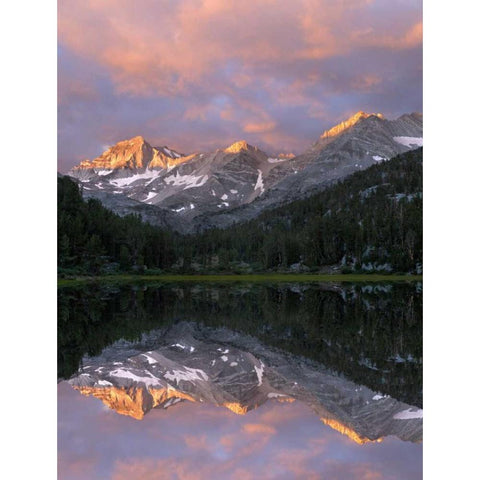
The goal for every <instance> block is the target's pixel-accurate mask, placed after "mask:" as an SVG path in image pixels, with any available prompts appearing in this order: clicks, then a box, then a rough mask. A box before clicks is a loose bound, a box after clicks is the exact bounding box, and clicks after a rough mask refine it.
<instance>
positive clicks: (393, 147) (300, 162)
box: [69, 112, 423, 232]
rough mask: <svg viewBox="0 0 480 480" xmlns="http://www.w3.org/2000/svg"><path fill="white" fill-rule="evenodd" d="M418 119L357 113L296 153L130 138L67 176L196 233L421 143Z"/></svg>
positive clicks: (121, 208)
mask: <svg viewBox="0 0 480 480" xmlns="http://www.w3.org/2000/svg"><path fill="white" fill-rule="evenodd" d="M422 125H423V121H422V115H420V114H416V113H413V114H410V115H402V116H401V117H400V118H398V119H396V120H386V119H385V118H383V117H382V116H381V115H379V114H365V113H364V112H358V113H357V114H355V115H354V116H353V117H351V118H350V119H348V120H346V121H345V122H342V123H340V124H339V125H337V126H335V127H333V128H332V129H330V130H329V131H327V132H324V134H323V135H322V136H321V137H320V138H319V139H318V141H317V142H315V143H314V144H313V145H312V147H311V148H310V149H308V150H307V151H306V152H305V153H303V154H302V155H299V156H297V157H294V158H291V157H289V156H279V157H278V158H272V157H269V156H268V155H267V154H266V153H264V152H262V151H261V150H259V149H258V148H256V147H252V146H250V145H248V144H247V143H246V142H244V141H240V142H236V143H234V144H233V145H231V146H230V147H228V148H226V149H225V150H217V151H215V152H211V153H200V154H193V155H189V156H185V155H183V154H179V153H177V152H174V151H172V150H170V149H168V148H167V147H156V148H155V147H151V146H150V145H149V144H148V143H147V142H145V140H144V139H143V138H142V137H135V138H134V139H132V140H129V141H128V140H126V141H124V142H120V143H119V144H117V145H116V146H114V147H112V148H111V149H109V150H108V151H106V152H105V153H104V154H102V155H101V156H100V157H98V158H97V159H95V160H93V161H91V162H90V161H84V162H82V163H81V164H80V165H79V166H78V167H75V168H74V169H73V170H72V171H70V172H69V175H70V176H72V177H74V178H76V179H77V180H79V181H80V182H82V184H83V188H84V192H85V195H86V196H88V197H95V198H98V199H100V201H102V203H104V205H105V206H106V207H107V208H110V209H112V210H113V211H115V212H117V213H119V214H121V215H125V214H127V213H140V211H141V210H142V207H141V206H142V205H145V213H143V212H142V213H141V215H142V217H143V218H144V219H145V220H147V221H149V222H150V223H152V224H154V225H160V226H171V228H174V229H176V230H179V231H181V232H193V231H196V230H203V229H205V228H210V227H226V226H228V225H231V224H232V223H235V222H240V221H244V220H249V219H251V218H254V217H255V216H257V215H258V214H259V213H261V212H262V211H264V210H265V209H268V208H272V207H275V206H278V205H280V204H282V203H286V202H290V201H293V200H296V199H298V198H303V197H305V196H307V195H310V194H312V193H314V192H316V191H318V190H321V189H323V188H325V187H326V186H328V185H330V184H332V183H334V182H336V181H338V180H340V179H342V178H344V177H346V176H347V175H350V174H351V173H353V172H355V171H357V170H360V169H364V168H367V167H369V166H370V165H372V164H374V163H376V162H379V161H384V160H388V159H390V158H392V157H393V156H395V155H398V154H400V153H403V152H405V151H407V150H410V149H412V148H416V147H418V146H420V145H421V144H422V143H423V140H422V135H423V133H422V129H423V127H422ZM119 199H122V200H121V201H120V200H119ZM126 199H127V200H126ZM151 207H153V208H151Z"/></svg>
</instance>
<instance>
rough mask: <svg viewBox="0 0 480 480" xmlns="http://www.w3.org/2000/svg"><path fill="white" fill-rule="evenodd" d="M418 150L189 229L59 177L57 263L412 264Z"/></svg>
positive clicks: (131, 267) (99, 269)
mask: <svg viewBox="0 0 480 480" xmlns="http://www.w3.org/2000/svg"><path fill="white" fill-rule="evenodd" d="M422 158H423V152H422V148H419V149H417V150H413V151H410V152H406V153H403V154H400V155H398V156H397V157H395V158H393V159H391V160H389V161H382V162H380V163H378V164H375V165H373V166H371V167H369V168H367V169H365V170H363V171H359V172H356V173H354V174H352V175H350V176H349V177H347V178H345V179H344V180H342V181H340V182H338V183H336V184H334V185H333V186H330V187H328V188H326V189H325V190H323V191H321V192H319V193H316V194H314V195H312V196H310V197H308V198H305V199H302V200H296V201H293V202H291V203H286V204H283V205H282V206H279V207H277V208H275V209H272V210H267V211H264V212H263V213H262V214H260V215H259V216H258V217H257V218H255V219H254V220H251V221H248V222H243V223H239V224H236V225H233V226H230V227H228V228H225V229H219V228H211V229H207V230H205V231H203V232H200V233H196V234H191V235H181V234H178V233H174V232H172V231H169V230H167V229H166V228H163V229H162V228H160V227H154V226H152V225H149V224H147V223H143V222H142V221H141V219H140V216H136V215H127V216H125V217H119V216H118V215H116V214H114V213H112V212H110V211H109V210H107V209H106V208H104V207H103V206H102V204H101V203H100V202H99V201H98V200H93V199H89V200H88V201H84V200H83V199H82V193H81V190H80V188H81V187H79V186H78V185H77V184H76V183H74V182H72V181H71V180H70V179H69V178H67V177H59V178H58V242H59V244H58V256H59V258H58V265H59V270H60V273H94V274H99V273H103V274H106V273H112V272H113V273H114V272H118V271H142V272H143V271H157V270H159V269H160V270H163V271H165V270H168V271H178V272H222V271H228V272H232V271H233V272H239V273H241V272H245V273H247V272H254V271H265V270H279V271H280V270H294V271H318V269H319V268H321V267H324V266H336V268H338V269H342V271H345V272H346V271H384V272H420V271H421V268H422ZM240 208H243V207H240Z"/></svg>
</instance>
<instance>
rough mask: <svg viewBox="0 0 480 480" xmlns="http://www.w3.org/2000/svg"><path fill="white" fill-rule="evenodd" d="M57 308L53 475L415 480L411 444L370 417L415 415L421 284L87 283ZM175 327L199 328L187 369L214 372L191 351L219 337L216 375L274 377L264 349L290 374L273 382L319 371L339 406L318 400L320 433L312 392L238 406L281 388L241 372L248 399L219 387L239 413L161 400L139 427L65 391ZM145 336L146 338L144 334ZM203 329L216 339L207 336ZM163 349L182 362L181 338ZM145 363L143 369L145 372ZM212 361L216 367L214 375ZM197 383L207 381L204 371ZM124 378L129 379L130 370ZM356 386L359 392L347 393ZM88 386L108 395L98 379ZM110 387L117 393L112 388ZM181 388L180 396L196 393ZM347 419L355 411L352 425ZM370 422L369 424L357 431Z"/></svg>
mask: <svg viewBox="0 0 480 480" xmlns="http://www.w3.org/2000/svg"><path fill="white" fill-rule="evenodd" d="M58 305H59V310H58V311H59V317H58V322H59V324H58V376H59V385H58V462H59V463H58V465H59V470H58V471H59V478H62V479H84V478H85V479H96V478H99V479H106V478H113V479H123V478H125V479H126V478H142V479H157V478H158V479H177V478H178V479H180V478H182V479H183V478H184V479H197V478H198V479H207V478H208V479H210V478H212V479H215V478H239V479H240V478H242V479H249V478H275V479H276V478H279V479H290V478H328V479H347V478H352V479H405V480H407V479H419V478H421V477H422V475H421V472H422V445H421V442H420V441H418V439H416V440H415V441H403V440H400V439H399V438H397V437H398V436H395V435H387V436H382V435H380V434H379V433H378V432H376V430H375V428H376V422H377V421H378V418H380V417H381V416H382V415H383V413H382V414H381V415H380V414H379V415H378V416H377V417H378V418H374V417H375V415H376V414H375V412H376V411H377V410H378V411H379V412H380V413H381V411H382V407H381V406H380V405H383V403H382V402H391V403H393V401H394V400H395V401H397V400H398V401H399V402H402V404H401V405H404V404H406V406H407V407H408V408H407V407H405V406H403V407H401V408H400V407H398V409H397V410H398V411H400V410H401V414H402V415H403V416H404V417H405V416H406V417H407V418H410V417H408V416H409V415H410V416H413V417H415V415H416V416H417V417H418V412H419V410H418V408H421V407H422V317H421V315H422V291H421V284H418V283H417V284H371V285H365V284H361V285H360V284H356V285H354V284H351V285H343V286H340V285H333V284H329V285H305V284H301V285H300V284H282V285H247V284H238V285H229V286H221V285H213V284H210V285H193V284H182V285H178V284H177V285H150V286H149V285H141V284H139V285H135V286H106V285H103V286H102V285H96V286H89V287H84V288H73V289H72V288H62V289H60V290H59V296H58ZM182 322H190V323H192V322H193V324H196V325H199V326H200V327H201V329H203V330H199V331H200V332H202V335H203V336H202V338H201V340H202V341H201V342H200V343H199V344H197V343H195V346H196V347H195V348H196V350H195V348H193V347H192V348H193V349H192V356H191V357H188V358H189V359H190V360H189V361H190V362H191V363H190V364H189V365H190V368H191V369H193V370H195V369H204V370H202V371H207V370H206V368H207V367H208V368H211V369H212V368H217V367H215V366H211V365H212V363H214V361H210V357H209V358H208V359H207V360H208V365H207V363H205V362H207V360H206V359H205V358H206V357H202V356H201V354H202V355H207V353H205V352H206V347H205V345H207V346H208V345H209V342H219V341H220V340H221V341H222V342H223V343H222V345H223V347H222V348H224V350H222V351H220V352H219V353H218V356H219V358H221V357H220V354H222V356H223V352H226V351H227V347H228V346H230V345H233V347H232V346H230V349H231V352H230V354H231V353H233V352H234V351H238V352H240V354H238V355H237V357H235V358H233V357H232V358H230V359H229V360H228V365H227V363H225V368H226V367H227V366H228V368H231V369H238V368H240V366H236V364H237V363H240V361H239V362H237V361H235V360H239V359H240V360H242V361H243V357H242V355H244V356H245V358H247V357H248V358H250V356H252V355H253V357H252V358H254V360H252V361H254V362H257V363H256V364H254V366H255V365H260V366H261V365H263V363H258V362H262V360H263V362H265V364H266V366H267V367H268V366H269V362H270V364H272V365H270V366H272V367H278V366H279V362H280V360H278V362H277V365H273V363H274V362H272V358H276V357H272V356H271V357H268V356H267V355H266V354H265V352H266V351H268V352H280V354H281V355H282V357H281V358H282V359H284V360H282V361H286V362H287V363H288V365H293V366H294V367H292V368H293V370H291V371H290V370H289V371H288V372H287V370H286V367H284V366H282V367H281V368H282V369H283V370H281V369H280V370H279V371H280V374H281V376H282V375H285V378H287V377H288V374H289V375H290V376H291V372H292V371H293V372H295V371H298V372H299V381H300V376H301V374H302V375H304V377H305V378H307V380H308V382H310V383H308V385H309V386H311V385H313V384H315V382H316V381H317V380H316V379H315V378H316V377H315V375H312V373H311V372H315V371H316V369H318V370H319V371H320V370H321V371H322V372H323V374H324V375H327V374H326V373H325V372H328V374H329V375H330V374H331V375H332V378H333V381H334V382H337V381H338V383H339V385H340V387H341V392H342V395H343V397H342V398H340V396H339V400H338V402H339V403H338V405H339V409H338V411H337V410H336V409H335V408H332V405H334V404H335V401H336V400H335V398H336V397H335V395H337V393H335V395H333V396H332V394H330V393H329V392H327V393H326V394H325V395H327V394H328V395H330V396H329V397H328V402H329V403H328V412H327V413H328V415H327V416H328V419H330V421H329V423H330V426H329V425H327V422H326V421H325V418H326V416H325V410H324V407H325V405H326V404H325V403H322V402H323V400H324V398H323V397H321V398H320V397H318V395H317V397H315V399H314V400H312V401H303V400H302V398H304V397H301V395H300V396H295V395H291V398H290V397H289V398H290V400H292V401H288V402H286V401H283V402H280V401H278V400H284V398H283V397H287V395H283V394H282V397H281V396H280V395H279V394H274V395H273V394H269V400H268V401H263V400H262V401H258V399H257V400H255V402H253V403H252V402H250V403H249V398H248V395H251V396H253V395H254V393H253V390H252V388H253V387H255V388H256V389H257V390H258V389H261V388H264V387H265V385H266V384H267V383H268V382H270V384H271V385H274V386H275V391H277V392H280V391H282V392H286V391H287V390H285V388H287V387H288V388H290V387H291V385H287V386H284V385H283V384H278V382H277V380H274V379H273V377H272V376H271V375H270V377H269V376H268V375H267V373H265V376H264V377H261V375H260V376H259V375H258V371H257V373H253V374H252V376H253V380H254V382H253V383H252V384H251V385H250V386H249V387H248V388H249V389H250V390H251V391H252V393H251V394H250V393H248V392H247V393H246V394H245V395H246V396H245V395H244V394H243V392H241V390H242V388H243V387H242V382H243V380H242V382H239V384H238V385H236V386H234V387H232V385H231V382H230V383H229V384H228V389H230V390H229V392H234V393H235V395H237V394H238V395H240V394H241V395H240V397H241V398H242V402H243V403H242V402H240V403H242V405H248V408H246V409H245V410H248V411H246V413H245V412H243V413H245V414H242V415H239V414H236V413H233V411H231V409H230V410H229V409H228V408H225V407H224V406H218V405H215V404H212V402H208V401H205V402H204V403H202V402H203V400H200V401H196V402H193V401H181V402H179V403H176V404H168V402H167V403H166V404H165V403H164V404H163V406H164V407H165V406H167V407H168V408H161V406H160V408H152V409H151V408H143V412H141V416H143V418H142V419H141V420H138V419H135V418H132V417H131V416H129V414H128V411H127V414H125V411H123V412H122V413H123V414H119V413H117V411H116V409H117V410H118V405H119V402H120V401H119V400H118V398H117V397H118V395H117V394H116V395H117V397H116V398H115V399H113V400H112V398H109V399H108V400H105V399H104V400H105V401H104V402H102V401H101V400H100V399H98V398H94V397H93V396H86V395H82V394H81V393H79V390H78V389H77V390H74V389H73V388H72V386H71V385H70V384H69V383H67V382H66V381H64V380H68V379H70V378H77V379H78V378H82V377H81V375H82V374H83V375H84V376H85V377H84V378H87V377H88V374H86V373H85V372H89V371H90V372H91V371H92V370H93V368H94V367H98V365H107V366H108V362H110V363H112V362H113V361H114V360H116V361H117V363H118V364H120V363H121V361H127V358H130V357H132V356H134V355H136V354H138V353H139V352H145V351H146V350H149V351H150V352H151V351H153V350H154V349H155V348H156V347H157V346H158V345H157V344H156V343H155V342H159V341H160V340H161V335H162V334H163V333H162V332H171V331H172V328H173V329H174V327H175V326H178V325H180V324H182ZM200 327H199V328H200ZM152 331H153V332H159V333H157V335H156V336H155V335H153V336H151V335H150V336H148V335H147V333H148V332H152ZM205 331H206V332H216V333H215V335H216V337H215V338H213V337H212V336H211V335H210V333H208V335H206V334H204V332H205ZM218 332H220V333H218ZM224 332H236V333H235V334H236V335H238V338H237V337H235V338H237V340H236V342H237V344H235V345H234V344H233V343H232V344H230V343H228V341H229V338H230V337H228V336H225V335H226V334H225V333H224ZM222 335H223V336H222ZM229 335H230V334H229ZM159 336H160V337H159ZM212 338H213V340H212ZM244 338H251V339H252V340H251V341H250V340H249V341H248V342H246V343H245V342H243V343H239V342H240V340H238V339H244ZM219 339H220V340H219ZM232 341H233V340H232ZM242 341H243V340H242ZM172 342H175V341H172ZM172 342H170V343H169V345H167V346H166V347H165V346H164V347H163V348H164V350H162V351H163V352H164V353H165V352H170V350H172V355H177V357H175V360H176V361H179V359H180V358H187V357H186V356H185V355H187V354H186V353H185V350H186V349H187V347H188V346H187V345H186V342H185V340H184V338H183V337H182V340H181V342H183V343H180V341H178V342H177V343H172ZM225 342H227V343H225ZM211 344H212V345H215V347H216V346H217V343H211ZM257 344H258V345H260V346H261V348H260V347H259V346H258V345H257ZM174 345H177V347H174ZM192 345H193V344H192ZM248 346H251V348H250V347H248ZM147 347H148V348H147ZM167 347H168V348H170V350H168V349H167ZM247 347H248V348H247ZM202 348H203V349H204V350H202ZM212 348H213V347H212ZM235 348H237V350H235ZM262 349H263V350H262ZM174 350H175V351H174ZM177 350H178V352H177ZM194 350H195V351H194ZM214 350H216V349H214ZM102 352H103V353H102ZM112 352H113V353H112ZM197 354H198V357H194V355H197ZM181 355H184V357H180V356H181ZM228 355H229V354H227V356H228ZM239 355H240V357H239ZM272 355H273V354H272ZM172 358H173V357H172ZM212 358H213V357H212ZM279 358H280V357H279ZM259 359H260V360H259ZM285 359H286V360H285ZM299 359H301V360H299ZM147 360H148V359H147ZM152 362H153V360H148V362H147V363H146V365H147V366H148V364H149V363H152ZM192 362H193V363H192ZM195 362H198V363H195ZM202 362H203V363H204V364H202ZM218 362H219V363H221V365H222V368H223V366H224V364H223V363H222V362H220V360H219V361H218ZM124 364H125V363H124ZM92 365H93V366H92ZM229 365H234V366H233V367H230V366H229ZM320 366H321V368H320ZM267 367H265V368H267ZM89 368H90V370H88V369H89ZM104 368H105V367H104ZM112 368H113V367H112ZM119 368H120V367H119ZM122 368H123V367H122ZM172 368H173V367H172ZM261 368H263V367H261ZM278 368H280V367H278ZM295 369H296V370H295ZM306 369H307V370H306ZM193 370H190V371H193ZM257 370H258V369H257ZM173 371H175V370H173ZM100 372H101V370H100ZM122 372H123V373H122V375H124V377H125V375H126V374H125V371H122ZM232 372H233V370H232ZM265 372H266V370H265ZM305 372H306V373H305ZM147 373H148V372H147ZM177 373H178V372H177ZM208 373H209V375H213V374H212V373H211V371H210V370H208ZM277 373H278V372H277ZM128 374H129V375H130V376H132V375H133V374H132V373H131V372H130V371H129V372H128ZM227 374H228V375H230V370H227V371H226V373H222V374H221V375H220V374H218V375H219V377H220V376H221V378H223V379H224V378H227V376H228V375H227ZM79 375H80V376H79ZM117 375H118V373H117ZM149 375H150V373H149ZM222 375H223V376H222ZM137 376H138V372H137ZM230 376H231V377H234V375H233V374H232V375H230ZM257 376H258V382H257V380H256V379H257ZM105 378H108V379H110V380H112V378H113V377H105ZM132 378H133V377H132ZM229 378H230V377H229ZM242 378H244V377H242ZM282 378H283V376H282ZM319 378H320V377H319ZM322 378H327V377H326V376H325V377H322ZM97 380H98V379H97ZM200 380H201V379H200ZM112 381H113V380H112ZM122 381H124V382H125V381H126V382H130V381H131V379H130V380H125V378H123V379H122ZM176 381H178V379H177V380H176ZM318 381H320V380H318ZM100 382H105V380H101V381H100ZM275 382H277V383H275ZM352 382H354V383H352ZM300 383H301V382H300ZM355 384H356V385H358V388H352V387H351V385H353V386H355ZM95 385H102V388H107V387H105V385H106V384H102V383H98V381H97V383H95ZM192 385H193V384H192ZM334 385H336V384H334ZM127 386H130V383H128V384H127ZM252 386H253V387H252ZM117 387H118V385H116V386H115V388H117ZM108 388H110V389H113V387H111V386H108ZM121 388H123V391H125V390H126V389H127V388H126V387H125V385H123V386H122V387H121ZM129 388H131V389H133V388H134V387H132V386H130V387H129ZM189 388H190V390H189V389H188V388H187V390H186V391H187V392H189V394H191V395H194V396H195V395H196V394H197V393H198V392H196V391H195V389H194V388H193V387H189ZM244 388H247V387H245V385H244ZM282 388H284V390H281V389H282ZM329 388H330V387H329ZM232 389H233V390H232ZM250 390H249V391H250ZM257 390H255V392H256V391H257ZM357 390H358V392H359V393H356V392H357ZM115 391H117V390H115ZM184 391H185V389H184ZM291 391H292V390H288V392H291ZM335 392H336V391H335ZM345 392H346V393H345ZM362 392H364V393H362ZM365 392H366V393H365ZM372 392H374V393H375V398H379V399H381V400H379V401H377V403H375V401H374V400H372V398H373V397H372ZM83 393H85V391H84V392H83ZM307 393H308V394H310V392H307ZM317 393H318V392H317ZM256 394H258V392H257V393H256ZM321 394H322V395H323V394H324V393H321ZM350 394H351V395H352V398H351V401H350V399H349V397H348V396H349V395H350ZM89 395H91V392H90V393H89ZM238 395H237V396H238ZM345 395H346V397H345ZM358 395H363V397H362V398H360V397H358V398H357V396H358ZM337 396H338V395H337ZM240 397H239V398H240ZM270 397H272V398H270ZM195 398H200V397H198V396H197V397H195ZM203 398H207V397H205V396H204V397H203ZM294 398H295V400H293V399H294ZM305 398H309V397H308V395H307V397H305ZM312 398H314V397H312ZM318 398H320V400H321V401H320V402H318V401H317V400H318ZM325 398H326V397H325ZM345 398H346V400H345ZM365 398H368V399H369V400H366V401H365ZM299 399H300V400H299ZM217 400H218V397H217ZM121 401H122V402H124V400H123V399H121ZM143 401H144V400H143ZM332 401H333V402H334V403H331V402H332ZM341 401H343V404H341ZM115 402H116V403H115ZM144 402H145V401H144ZM222 402H223V400H222ZM222 402H217V403H222ZM315 402H317V403H315ZM362 402H363V403H362ZM223 403H224V402H223ZM107 405H109V406H107ZM252 405H253V406H252ZM352 405H354V406H353V407H352ZM377 405H379V406H378V408H377ZM389 405H390V404H389ZM123 406H125V404H124V403H123ZM350 407H352V408H353V409H352V408H350ZM349 409H350V410H349ZM362 409H363V410H362ZM375 409H377V410H375ZM332 412H333V413H332ZM345 412H347V413H346V415H347V416H345V415H343V414H344V413H345ZM352 412H354V414H355V415H353V416H352V415H351V414H352ZM358 412H360V413H361V412H367V413H366V414H364V415H363V414H362V415H363V416H359V417H357V416H356V415H357V413H358ZM372 412H373V413H372ZM405 412H407V413H405ZM412 412H413V413H412ZM342 415H343V416H342ZM348 415H350V416H348ZM372 415H373V416H372ZM397 415H398V413H397ZM332 418H333V419H334V420H335V422H333V421H332ZM370 418H371V419H372V421H371V425H369V424H368V421H367V420H366V419H370ZM352 419H353V420H352ZM409 421H411V420H409ZM413 421H417V420H413ZM352 422H353V423H352ZM396 422H397V423H398V422H399V420H396ZM394 423H395V422H394ZM382 425H383V424H382ZM359 426H360V427H361V428H360V429H358V428H357V427H359ZM370 427H371V428H370ZM382 428H383V427H382ZM377 437H380V438H378V439H379V440H381V441H380V442H379V441H377ZM371 439H373V440H372V441H371Z"/></svg>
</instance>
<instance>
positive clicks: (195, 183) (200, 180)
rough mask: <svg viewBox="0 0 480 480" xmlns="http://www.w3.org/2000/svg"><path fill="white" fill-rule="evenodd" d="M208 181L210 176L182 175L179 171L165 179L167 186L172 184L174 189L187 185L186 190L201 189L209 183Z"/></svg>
mask: <svg viewBox="0 0 480 480" xmlns="http://www.w3.org/2000/svg"><path fill="white" fill-rule="evenodd" d="M207 180H208V175H199V176H196V175H180V173H179V172H178V171H177V172H175V175H169V176H168V177H165V178H164V179H163V181H164V182H165V183H166V184H167V185H170V184H171V185H172V186H174V187H179V186H182V185H185V188H184V190H187V189H189V188H198V187H201V186H202V185H205V183H207Z"/></svg>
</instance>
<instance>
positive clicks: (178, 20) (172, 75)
mask: <svg viewBox="0 0 480 480" xmlns="http://www.w3.org/2000/svg"><path fill="white" fill-rule="evenodd" d="M358 110H364V111H367V112H381V113H383V114H384V115H386V117H387V118H394V117H397V116H399V115H401V114H402V113H407V112H412V111H419V112H421V111H422V2H421V0H335V1H333V0H250V1H248V2H238V1H234V0H136V1H135V2H132V1H130V0H82V1H81V2H79V1H78V0H59V1H58V158H59V167H58V168H59V171H61V172H65V171H67V170H68V169H69V168H71V167H72V166H73V165H75V164H76V163H78V162H79V161H80V160H83V159H85V158H89V159H92V158H94V157H96V156H98V155H99V154H101V153H102V151H103V150H104V149H105V148H106V147H108V146H109V145H113V144H115V143H116V142H118V141H120V140H124V139H126V138H130V137H133V136H136V135H142V136H144V137H145V138H146V140H147V141H149V142H150V143H151V144H152V145H155V146H156V145H158V146H160V145H168V146H170V147H172V148H174V149H176V150H178V151H181V152H184V153H191V152H193V151H204V150H214V149H216V148H223V147H225V146H227V145H229V144H230V143H232V142H233V141H235V140H239V139H245V140H247V141H248V142H249V143H251V144H254V145H257V146H259V147H261V148H262V149H264V150H265V151H267V152H268V153H271V154H276V153H280V152H293V153H300V152H302V151H303V150H304V149H306V148H307V147H308V146H309V145H310V144H311V143H313V141H314V140H315V139H316V138H317V137H318V136H319V135H320V134H321V133H322V131H323V130H325V129H326V128H329V127H330V126H332V125H333V124H335V123H338V122H339V121H341V120H343V119H345V118H347V117H348V116H349V115H351V114H353V113H355V112H356V111H358Z"/></svg>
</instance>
